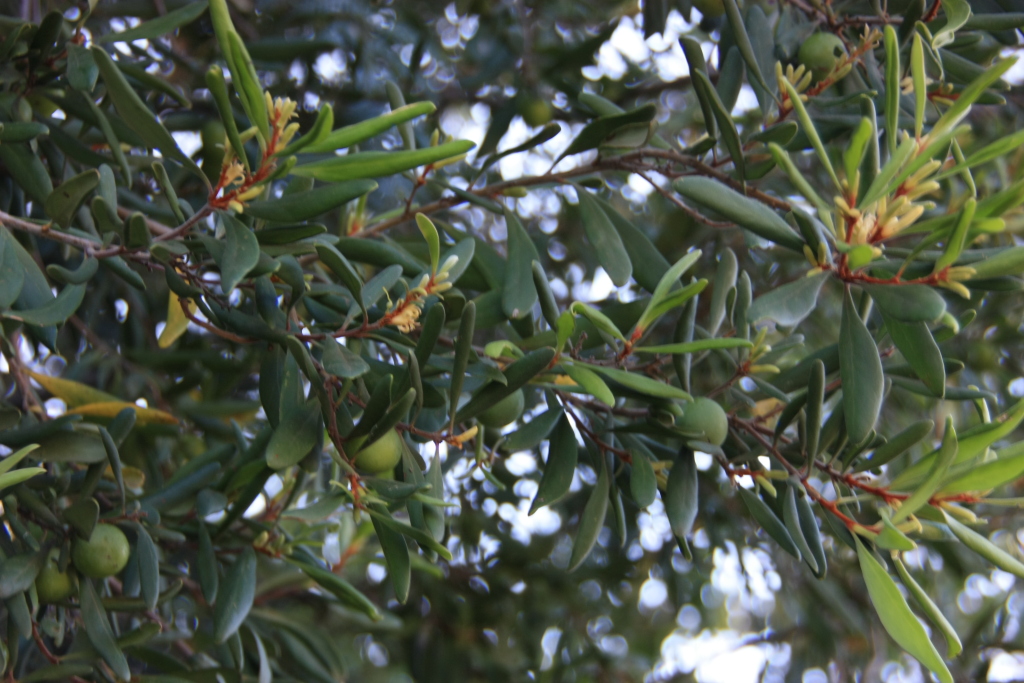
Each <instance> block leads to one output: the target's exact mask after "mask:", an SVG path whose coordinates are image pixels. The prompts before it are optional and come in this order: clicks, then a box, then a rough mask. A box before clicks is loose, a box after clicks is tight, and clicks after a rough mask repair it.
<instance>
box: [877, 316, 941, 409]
mask: <svg viewBox="0 0 1024 683" xmlns="http://www.w3.org/2000/svg"><path fill="white" fill-rule="evenodd" d="M879 308H881V306H880V307H879ZM882 319H883V320H885V327H886V329H887V330H888V331H889V336H890V337H891V338H892V341H893V343H894V344H896V348H898V349H899V350H900V353H902V354H903V357H904V358H905V359H906V360H907V363H909V364H910V367H911V368H913V370H914V374H916V375H917V376H918V378H920V380H921V382H923V383H924V385H925V386H926V387H928V390H929V391H930V392H931V393H932V394H933V395H934V396H937V397H939V398H942V397H943V396H945V394H946V365H945V362H944V361H943V358H942V351H940V350H939V345H938V344H936V343H935V338H934V337H933V336H932V332H931V330H930V329H928V324H927V323H923V322H912V323H907V322H901V321H899V320H895V319H893V318H890V317H889V316H888V315H886V314H885V313H883V314H882Z"/></svg>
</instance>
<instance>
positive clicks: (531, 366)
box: [455, 347, 555, 422]
mask: <svg viewBox="0 0 1024 683" xmlns="http://www.w3.org/2000/svg"><path fill="white" fill-rule="evenodd" d="M554 357H555V351H554V349H552V348H549V347H545V348H541V349H536V350H534V351H531V352H530V353H528V354H526V355H525V356H523V357H522V358H520V359H519V360H517V361H515V362H514V363H511V364H510V365H509V366H508V367H506V368H505V370H504V371H503V372H502V375H503V376H504V377H505V382H506V383H505V384H502V383H501V382H491V383H490V384H488V385H487V386H485V387H484V388H483V389H481V390H480V391H479V392H477V393H476V394H475V395H474V396H473V397H472V398H471V399H470V400H469V401H467V402H466V404H465V405H464V406H462V407H461V408H460V409H459V411H458V413H456V415H455V422H463V421H465V420H468V419H470V418H472V417H476V416H477V415H479V414H480V413H482V412H483V411H485V410H487V409H488V408H490V407H491V406H493V405H494V404H496V403H497V402H498V401H500V400H501V399H503V398H505V397H506V396H510V395H511V394H514V393H515V392H516V390H518V389H520V388H522V387H523V386H525V385H526V383H527V382H529V381H530V380H531V379H533V378H534V377H536V376H537V375H539V374H540V373H541V372H543V371H544V370H546V369H547V367H548V365H549V364H550V363H551V361H552V360H553V359H554Z"/></svg>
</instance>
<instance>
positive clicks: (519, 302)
mask: <svg viewBox="0 0 1024 683" xmlns="http://www.w3.org/2000/svg"><path fill="white" fill-rule="evenodd" d="M505 228H506V230H507V232H508V262H507V264H506V266H505V282H504V287H503V288H502V297H501V302H502V308H503V309H504V311H505V315H507V316H508V317H509V318H521V317H523V316H524V315H527V314H528V313H529V312H530V309H532V308H533V305H534V304H535V303H537V287H536V286H535V285H534V283H533V262H534V261H540V255H539V254H538V253H537V247H535V246H534V244H533V240H531V239H530V235H529V233H527V232H526V228H524V227H523V224H522V223H521V222H520V221H519V217H518V216H516V215H515V214H514V213H512V212H510V211H505Z"/></svg>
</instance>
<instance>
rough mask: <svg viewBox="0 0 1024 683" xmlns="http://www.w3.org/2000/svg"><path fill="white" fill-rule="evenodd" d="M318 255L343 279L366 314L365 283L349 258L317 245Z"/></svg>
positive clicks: (329, 248) (332, 248)
mask: <svg viewBox="0 0 1024 683" xmlns="http://www.w3.org/2000/svg"><path fill="white" fill-rule="evenodd" d="M316 253H317V255H318V256H319V257H320V260H321V261H323V263H324V265H326V266H327V267H328V268H330V269H331V271H332V272H333V273H334V274H335V275H337V276H338V277H339V278H341V283H342V284H343V285H345V287H347V288H348V291H349V292H351V293H352V296H353V298H355V300H356V303H358V304H359V305H360V306H362V307H363V312H364V313H365V311H366V308H368V306H367V305H366V304H365V303H364V301H363V281H362V279H360V277H359V274H358V273H356V269H355V268H353V267H352V264H351V263H350V262H349V260H348V258H346V257H345V255H344V254H342V253H341V252H340V251H338V250H337V249H335V248H334V247H332V246H331V245H329V244H318V245H316ZM382 294H383V292H382ZM371 305H372V304H371Z"/></svg>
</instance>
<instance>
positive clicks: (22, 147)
mask: <svg viewBox="0 0 1024 683" xmlns="http://www.w3.org/2000/svg"><path fill="white" fill-rule="evenodd" d="M0 161H3V163H4V166H5V167H6V168H7V172H8V173H9V174H10V176H11V178H13V179H14V182H15V183H16V184H17V185H18V186H19V187H21V189H22V190H24V191H25V194H26V195H27V196H28V197H29V198H30V199H31V200H32V201H34V202H38V203H39V204H40V205H43V204H45V203H46V198H47V197H49V196H50V193H51V192H53V181H52V180H50V172H49V171H48V170H47V169H46V166H45V165H44V164H43V161H42V159H41V158H40V157H39V156H37V155H36V154H35V152H33V151H32V150H31V149H30V148H29V146H28V145H26V144H8V143H3V144H0Z"/></svg>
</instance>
